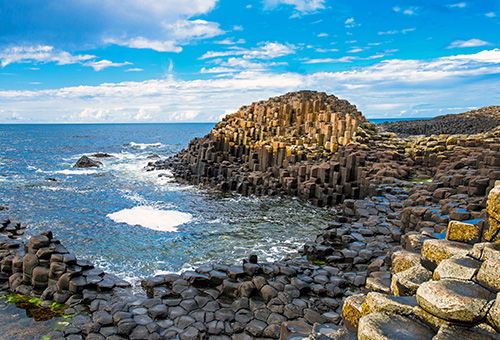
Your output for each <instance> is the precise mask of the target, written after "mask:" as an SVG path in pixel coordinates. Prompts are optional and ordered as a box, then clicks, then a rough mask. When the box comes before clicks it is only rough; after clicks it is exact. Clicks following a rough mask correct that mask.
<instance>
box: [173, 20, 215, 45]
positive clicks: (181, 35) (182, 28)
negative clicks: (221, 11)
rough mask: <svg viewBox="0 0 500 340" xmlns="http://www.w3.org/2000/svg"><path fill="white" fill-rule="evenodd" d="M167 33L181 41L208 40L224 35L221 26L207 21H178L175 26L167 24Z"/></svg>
mask: <svg viewBox="0 0 500 340" xmlns="http://www.w3.org/2000/svg"><path fill="white" fill-rule="evenodd" d="M164 27H165V28H166V29H167V32H168V33H169V34H171V35H172V36H173V37H174V38H176V39H179V40H181V41H186V40H191V39H207V38H212V37H215V36H218V35H221V34H223V33H224V31H223V30H221V29H220V27H219V24H218V23H216V22H210V21H206V20H201V19H197V20H178V21H176V22H175V23H173V24H170V23H168V24H165V25H164Z"/></svg>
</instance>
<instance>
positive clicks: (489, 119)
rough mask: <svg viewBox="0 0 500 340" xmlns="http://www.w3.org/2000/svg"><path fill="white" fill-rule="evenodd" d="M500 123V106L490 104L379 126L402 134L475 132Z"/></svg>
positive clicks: (488, 128) (483, 130) (494, 126)
mask: <svg viewBox="0 0 500 340" xmlns="http://www.w3.org/2000/svg"><path fill="white" fill-rule="evenodd" d="M499 125H500V106H488V107H483V108H481V109H478V110H474V111H468V112H464V113H460V114H450V115H444V116H438V117H435V118H432V119H426V120H409V121H397V122H384V123H380V124H378V126H379V127H380V128H381V129H382V130H384V131H389V132H395V133H397V134H398V135H400V136H414V135H425V136H430V135H439V134H452V135H455V134H474V133H481V132H486V131H490V130H492V129H494V128H496V127H497V126H499Z"/></svg>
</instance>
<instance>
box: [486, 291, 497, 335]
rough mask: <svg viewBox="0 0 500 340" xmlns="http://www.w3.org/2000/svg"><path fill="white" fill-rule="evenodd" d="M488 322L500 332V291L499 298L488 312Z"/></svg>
mask: <svg viewBox="0 0 500 340" xmlns="http://www.w3.org/2000/svg"><path fill="white" fill-rule="evenodd" d="M487 318H488V322H489V323H490V325H492V326H493V327H494V328H495V329H496V330H497V332H500V293H497V298H496V299H495V302H494V303H493V306H491V308H490V310H489V312H488V316H487Z"/></svg>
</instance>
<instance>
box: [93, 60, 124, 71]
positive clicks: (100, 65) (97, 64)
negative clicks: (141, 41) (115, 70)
mask: <svg viewBox="0 0 500 340" xmlns="http://www.w3.org/2000/svg"><path fill="white" fill-rule="evenodd" d="M125 65H132V63H130V62H128V61H126V62H123V63H114V62H112V61H109V60H106V59H103V60H99V61H89V62H86V63H84V64H83V66H88V67H92V68H93V69H94V71H102V70H104V69H105V68H108V67H121V66H125Z"/></svg>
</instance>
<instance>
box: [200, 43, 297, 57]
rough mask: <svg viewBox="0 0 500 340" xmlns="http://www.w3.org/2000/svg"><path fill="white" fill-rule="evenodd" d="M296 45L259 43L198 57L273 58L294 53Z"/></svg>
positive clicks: (211, 52) (209, 52) (210, 52)
mask: <svg viewBox="0 0 500 340" xmlns="http://www.w3.org/2000/svg"><path fill="white" fill-rule="evenodd" d="M295 49H296V47H295V46H293V45H289V44H286V45H284V44H281V43H277V42H266V43H261V45H260V46H259V47H256V48H253V49H243V48H233V49H231V50H227V51H219V52H217V51H208V52H206V53H205V54H203V55H202V56H201V57H200V58H199V59H210V58H217V57H229V56H242V57H243V58H245V59H274V58H278V57H282V56H286V55H290V54H293V53H295Z"/></svg>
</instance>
